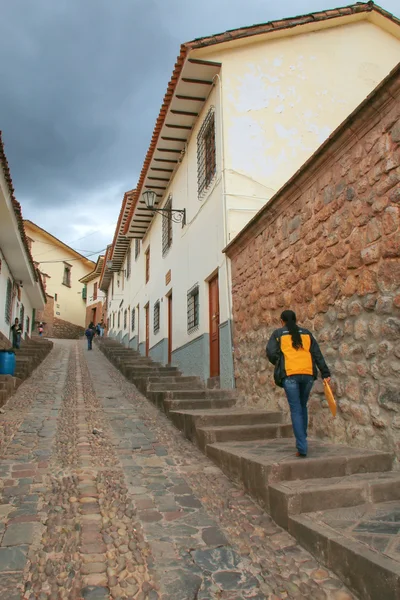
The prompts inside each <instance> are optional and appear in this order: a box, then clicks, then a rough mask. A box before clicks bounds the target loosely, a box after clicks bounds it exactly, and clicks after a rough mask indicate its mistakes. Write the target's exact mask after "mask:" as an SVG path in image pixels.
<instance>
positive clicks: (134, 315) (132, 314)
mask: <svg viewBox="0 0 400 600" xmlns="http://www.w3.org/2000/svg"><path fill="white" fill-rule="evenodd" d="M135 319H136V309H135V308H132V313H131V330H132V331H135V326H136V324H135Z"/></svg>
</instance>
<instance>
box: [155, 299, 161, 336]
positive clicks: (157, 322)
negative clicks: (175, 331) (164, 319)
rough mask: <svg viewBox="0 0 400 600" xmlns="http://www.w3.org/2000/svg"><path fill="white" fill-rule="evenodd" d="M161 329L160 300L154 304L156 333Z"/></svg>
mask: <svg viewBox="0 0 400 600" xmlns="http://www.w3.org/2000/svg"><path fill="white" fill-rule="evenodd" d="M159 331H160V301H159V300H157V302H156V303H155V304H154V333H158V332H159Z"/></svg>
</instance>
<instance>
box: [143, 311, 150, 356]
mask: <svg viewBox="0 0 400 600" xmlns="http://www.w3.org/2000/svg"><path fill="white" fill-rule="evenodd" d="M144 310H145V315H146V356H148V355H149V350H150V318H149V305H147V306H145V308H144Z"/></svg>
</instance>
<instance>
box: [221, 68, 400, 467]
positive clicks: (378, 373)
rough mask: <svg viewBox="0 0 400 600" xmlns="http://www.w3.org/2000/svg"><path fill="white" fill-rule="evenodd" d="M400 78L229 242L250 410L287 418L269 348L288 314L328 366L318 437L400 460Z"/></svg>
mask: <svg viewBox="0 0 400 600" xmlns="http://www.w3.org/2000/svg"><path fill="white" fill-rule="evenodd" d="M399 144H400V75H399V70H398V71H397V74H396V75H395V76H394V77H393V76H391V77H390V78H389V79H388V80H387V81H386V82H385V83H384V84H383V85H382V86H381V89H380V90H379V91H378V92H377V93H375V94H374V95H373V96H372V97H371V98H369V100H368V102H366V103H364V106H362V107H361V108H360V109H359V110H358V111H357V112H356V113H355V114H353V115H352V117H351V119H349V120H348V122H347V123H346V124H345V125H344V126H342V127H341V128H339V130H338V131H337V132H336V133H335V134H334V136H332V137H331V139H330V140H329V141H328V142H327V143H325V144H324V146H323V147H322V149H321V150H320V151H319V152H318V153H317V154H316V155H315V156H314V157H313V158H312V159H310V161H308V163H306V165H305V167H304V168H303V169H302V170H301V171H300V172H299V173H297V174H296V175H295V176H294V177H293V178H292V180H291V181H290V182H289V183H288V184H287V185H286V186H285V187H284V188H283V189H282V190H281V191H280V192H279V193H278V194H277V195H276V197H275V198H274V199H273V200H272V201H271V202H270V204H269V205H267V207H266V208H265V209H263V211H261V212H260V213H259V215H258V216H257V217H256V218H255V219H253V221H252V222H251V223H250V224H249V226H248V227H247V228H245V230H244V231H243V232H242V234H241V235H240V236H238V238H237V239H236V240H235V241H234V242H233V243H232V244H231V245H230V247H228V250H227V253H228V255H229V256H230V257H231V259H232V278H233V311H234V322H235V328H234V346H235V376H236V383H237V387H238V389H239V392H240V395H241V402H242V403H243V404H247V405H251V406H254V407H256V406H257V407H268V408H269V409H276V408H277V407H279V408H280V409H282V410H284V411H285V412H287V403H286V400H285V398H284V394H283V392H282V391H281V390H279V389H278V388H276V387H275V386H274V384H273V378H272V370H273V369H272V366H271V365H270V364H269V363H268V362H267V360H266V358H265V344H266V342H267V340H268V338H269V335H270V334H271V332H272V331H273V329H274V328H276V327H279V326H280V321H279V315H280V313H281V311H282V310H284V309H285V308H292V309H293V310H295V311H296V312H297V314H298V318H299V321H300V322H301V323H302V324H303V325H305V326H308V327H310V328H311V329H312V330H313V331H314V332H315V334H316V337H317V339H318V340H319V342H320V344H321V348H322V350H323V352H324V354H325V357H326V360H327V362H328V364H329V365H330V367H331V368H332V372H333V376H334V386H335V391H336V397H337V399H338V406H339V410H338V416H337V418H336V419H333V418H332V417H331V416H330V412H329V409H328V408H327V405H326V403H325V401H324V400H323V394H322V386H321V385H319V386H318V385H317V386H316V387H315V392H316V393H314V396H313V397H312V398H311V400H310V415H311V433H312V434H314V435H317V436H319V437H323V438H329V439H331V440H333V441H335V442H343V443H348V444H351V445H355V446H364V447H369V448H375V449H382V450H389V449H392V450H394V451H395V452H396V453H397V456H398V457H399V458H400V229H399V208H400V183H399V182H400V147H399Z"/></svg>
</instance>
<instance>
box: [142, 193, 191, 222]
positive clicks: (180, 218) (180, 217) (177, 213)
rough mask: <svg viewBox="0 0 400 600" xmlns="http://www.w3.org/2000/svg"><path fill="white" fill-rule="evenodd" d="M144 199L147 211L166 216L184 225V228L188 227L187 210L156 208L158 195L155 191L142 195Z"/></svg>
mask: <svg viewBox="0 0 400 600" xmlns="http://www.w3.org/2000/svg"><path fill="white" fill-rule="evenodd" d="M142 198H143V200H144V203H145V205H146V210H150V211H151V212H153V213H159V214H160V215H164V216H165V217H166V218H167V219H170V220H171V221H174V223H182V227H184V225H186V209H185V208H182V209H178V208H156V207H155V203H156V200H157V194H156V193H155V192H154V191H153V190H146V191H145V192H143V194H142Z"/></svg>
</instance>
